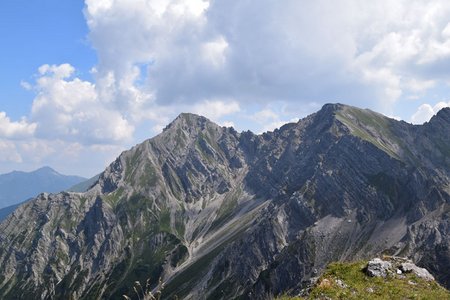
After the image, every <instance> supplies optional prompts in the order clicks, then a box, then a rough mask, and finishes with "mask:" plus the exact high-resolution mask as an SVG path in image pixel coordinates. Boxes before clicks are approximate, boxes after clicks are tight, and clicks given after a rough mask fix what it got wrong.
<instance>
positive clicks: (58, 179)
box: [0, 166, 86, 208]
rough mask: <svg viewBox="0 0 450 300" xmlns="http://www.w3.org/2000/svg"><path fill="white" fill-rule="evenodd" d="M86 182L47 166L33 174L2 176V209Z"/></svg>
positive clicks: (0, 186)
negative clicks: (41, 194) (42, 193)
mask: <svg viewBox="0 0 450 300" xmlns="http://www.w3.org/2000/svg"><path fill="white" fill-rule="evenodd" d="M83 180H86V179H85V178H83V177H80V176H72V175H63V174H60V173H58V172H57V171H55V170H54V169H52V168H50V167H48V166H45V167H41V168H39V169H37V170H34V171H31V172H23V171H12V172H9V173H6V174H0V208H3V207H6V206H10V205H15V204H17V203H19V202H22V201H25V200H27V199H29V198H32V197H35V196H37V195H38V194H39V193H41V192H60V191H63V190H65V189H67V188H69V187H71V186H72V185H74V184H77V183H79V182H81V181H83Z"/></svg>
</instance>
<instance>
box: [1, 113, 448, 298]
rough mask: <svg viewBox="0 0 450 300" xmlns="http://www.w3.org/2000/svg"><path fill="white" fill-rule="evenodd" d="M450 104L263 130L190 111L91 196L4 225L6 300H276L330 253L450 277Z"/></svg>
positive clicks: (50, 198)
mask: <svg viewBox="0 0 450 300" xmlns="http://www.w3.org/2000/svg"><path fill="white" fill-rule="evenodd" d="M449 249H450V108H444V109H442V110H441V111H440V112H439V113H438V114H437V115H436V116H434V117H433V118H432V119H431V120H430V122H428V123H426V124H424V125H421V126H417V125H411V124H408V123H405V122H401V121H396V120H394V119H390V118H387V117H385V116H383V115H380V114H378V113H375V112H372V111H370V110H364V109H359V108H355V107H351V106H345V105H341V104H328V105H325V106H324V107H323V108H322V109H321V110H320V111H318V112H317V113H315V114H312V115H310V116H308V117H306V118H304V119H302V120H300V121H299V122H297V123H290V124H286V125H284V126H282V127H281V128H280V129H277V130H275V131H274V132H267V133H264V134H261V135H256V134H253V133H252V132H249V131H247V132H242V133H239V132H237V131H236V130H234V129H233V128H225V127H221V126H219V125H217V124H214V123H213V122H211V121H209V120H208V119H206V118H204V117H201V116H197V115H193V114H181V115H180V116H179V117H178V118H176V119H175V120H174V121H173V122H172V123H171V124H169V125H168V126H167V127H166V128H165V129H164V131H163V132H162V133H161V134H160V135H158V136H156V137H154V138H152V139H150V140H147V141H145V142H143V143H141V144H139V145H137V146H135V147H133V148H132V149H130V150H128V151H125V152H123V153H122V154H121V155H120V156H119V157H118V158H117V159H116V160H115V161H114V162H113V163H111V165H110V166H109V167H108V168H107V169H106V170H105V171H104V172H103V173H102V174H101V175H100V177H99V179H98V180H97V181H96V183H95V184H94V186H92V187H91V188H90V189H89V190H88V191H87V192H85V193H71V192H64V193H59V194H56V195H48V194H42V195H40V196H39V197H37V198H36V199H34V200H32V201H29V202H28V203H26V204H24V205H22V206H20V207H19V208H18V209H17V210H16V211H15V212H14V213H13V214H12V215H11V216H10V217H8V218H7V219H6V220H4V221H3V222H2V223H0V265H1V266H2V268H0V298H2V299H123V296H122V295H123V294H128V295H132V287H133V285H134V283H135V281H136V280H139V281H140V282H141V283H144V282H145V281H146V280H147V279H148V278H150V279H151V280H153V281H152V282H156V281H157V279H158V278H159V277H161V278H162V280H163V281H164V282H165V283H166V285H165V289H164V290H163V299H173V296H174V295H177V296H178V298H179V299H237V298H238V299H273V296H274V295H280V294H283V293H288V294H295V292H297V291H299V290H300V289H301V288H302V287H304V286H305V283H307V282H308V281H309V280H310V278H311V277H315V276H318V274H320V273H321V272H322V270H323V269H324V268H325V266H326V265H327V264H328V263H329V262H331V261H344V260H358V259H362V258H371V257H374V256H375V255H379V254H381V253H386V254H391V255H401V256H406V257H410V258H411V259H412V260H413V261H414V262H415V263H416V264H418V265H419V266H422V267H426V268H427V269H428V270H429V271H430V272H431V273H432V274H433V275H434V276H435V278H436V279H437V280H438V281H439V282H440V283H441V284H443V285H445V286H446V287H450V273H449V271H448V270H449V269H450V250H449Z"/></svg>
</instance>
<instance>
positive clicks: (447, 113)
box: [429, 107, 450, 134]
mask: <svg viewBox="0 0 450 300" xmlns="http://www.w3.org/2000/svg"><path fill="white" fill-rule="evenodd" d="M432 122H442V123H445V124H448V125H449V126H450V107H444V108H442V109H441V110H439V111H438V112H437V114H436V115H434V116H433V117H432V118H431V120H430V122H429V123H432ZM449 131H450V130H449ZM449 134H450V132H449Z"/></svg>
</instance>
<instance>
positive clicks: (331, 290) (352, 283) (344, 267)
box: [278, 261, 450, 300]
mask: <svg viewBox="0 0 450 300" xmlns="http://www.w3.org/2000/svg"><path fill="white" fill-rule="evenodd" d="M366 266H367V262H364V261H361V262H354V263H333V264H330V265H329V266H328V267H327V269H326V270H325V272H324V274H323V275H322V276H321V277H320V278H319V280H318V281H317V283H316V285H315V286H314V287H313V288H312V289H311V291H310V293H309V295H308V296H306V297H289V296H282V297H280V298H278V300H299V299H386V300H387V299H450V292H449V291H448V290H446V289H444V288H443V287H441V286H440V285H439V284H438V283H436V282H435V281H426V280H424V279H421V278H418V277H416V276H415V275H414V274H412V273H407V274H404V275H402V276H397V275H388V276H387V277H386V278H381V277H370V276H367V275H366V274H365V273H364V271H363V269H364V268H365V267H366Z"/></svg>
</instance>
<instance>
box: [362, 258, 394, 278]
mask: <svg viewBox="0 0 450 300" xmlns="http://www.w3.org/2000/svg"><path fill="white" fill-rule="evenodd" d="M391 269H392V264H391V263H390V262H388V261H384V260H382V259H380V258H374V259H372V260H370V261H369V263H368V264H367V271H366V272H367V275H369V276H372V277H383V278H385V277H386V276H387V274H388V273H389V272H392V270H391Z"/></svg>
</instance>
